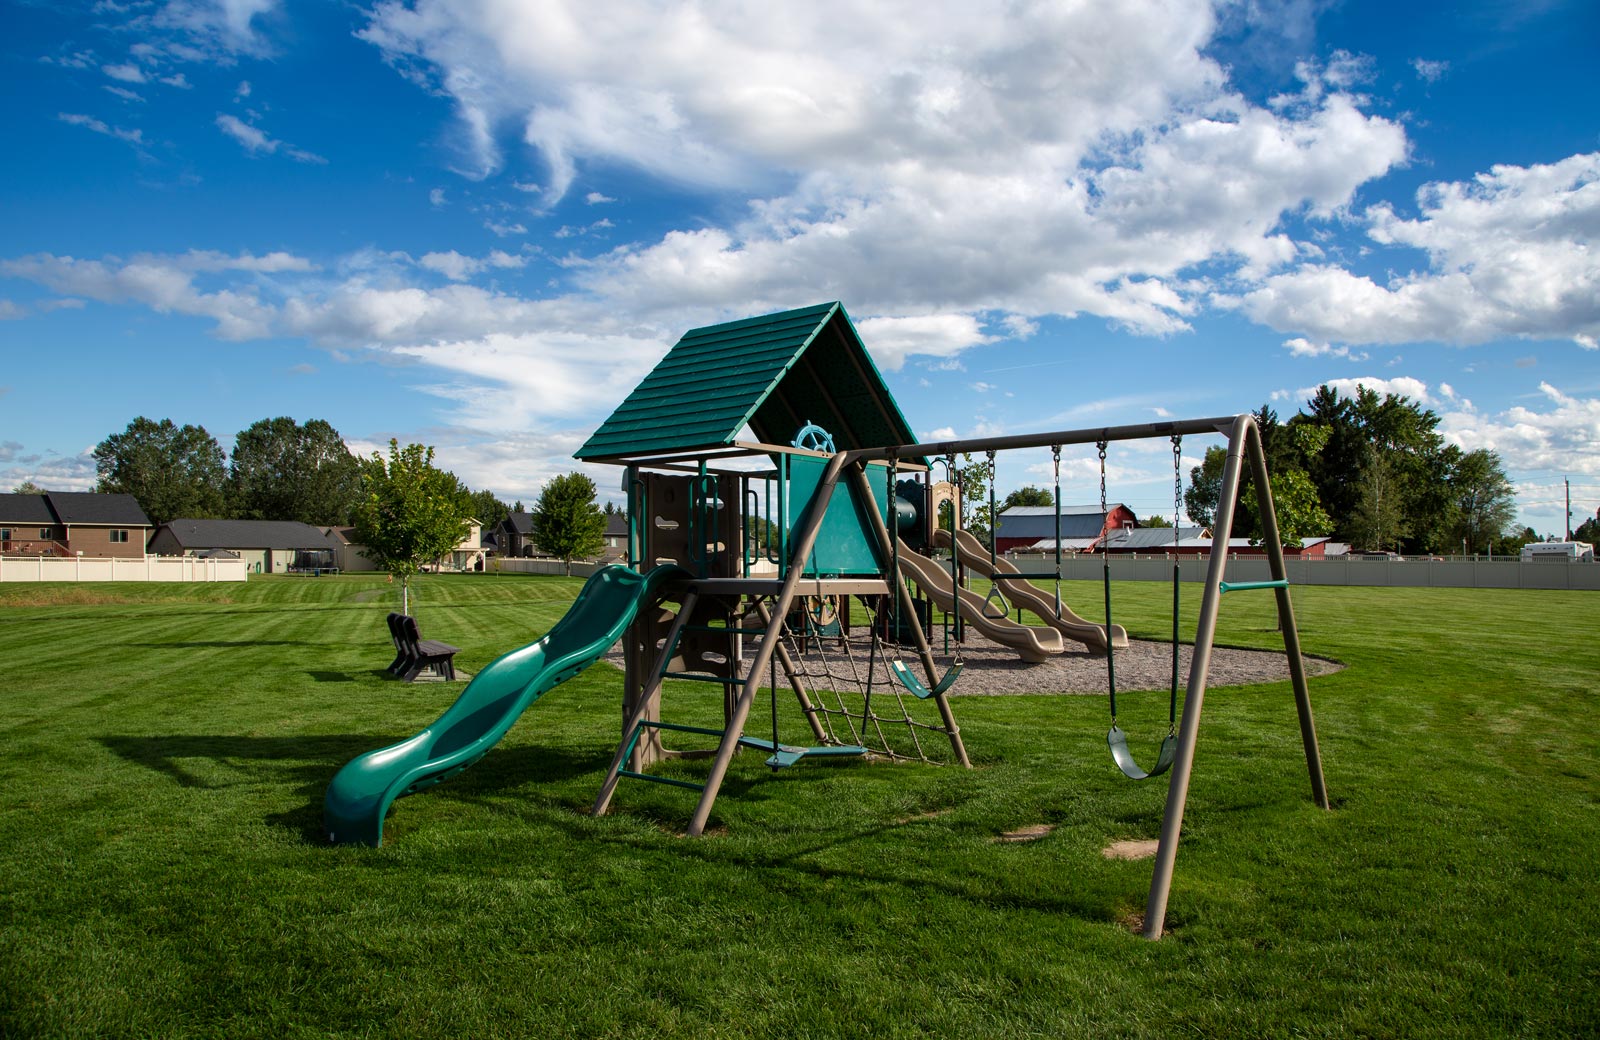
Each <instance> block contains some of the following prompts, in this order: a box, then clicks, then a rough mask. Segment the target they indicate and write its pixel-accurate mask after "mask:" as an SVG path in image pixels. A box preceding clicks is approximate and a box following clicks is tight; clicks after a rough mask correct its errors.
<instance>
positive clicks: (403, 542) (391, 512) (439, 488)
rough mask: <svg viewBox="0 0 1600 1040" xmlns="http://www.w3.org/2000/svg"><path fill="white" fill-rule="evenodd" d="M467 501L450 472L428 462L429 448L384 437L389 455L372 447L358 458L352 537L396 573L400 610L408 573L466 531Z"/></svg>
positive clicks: (405, 609) (405, 603)
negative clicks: (358, 481) (358, 488)
mask: <svg viewBox="0 0 1600 1040" xmlns="http://www.w3.org/2000/svg"><path fill="white" fill-rule="evenodd" d="M469 512H471V507H470V505H469V504H468V503H467V501H466V496H465V495H463V494H462V493H461V482H460V481H458V480H457V479H456V478H455V475H454V474H451V473H447V472H445V471H443V470H440V469H436V468H434V465H433V449H432V448H431V447H424V446H423V445H421V444H408V445H406V446H405V448H403V449H402V448H401V447H400V443H399V442H398V441H395V440H391V441H390V442H389V458H388V459H387V460H385V459H384V457H383V455H382V454H380V453H378V452H373V453H372V457H371V458H369V459H363V460H362V462H361V500H360V501H359V502H358V503H357V504H356V509H355V529H356V532H355V533H356V540H357V541H359V542H360V543H361V544H362V545H364V546H366V556H367V558H368V559H370V560H372V561H373V562H375V563H376V564H377V565H378V566H379V567H380V568H382V569H383V570H386V571H388V572H389V573H390V574H391V575H394V576H396V577H398V578H399V579H400V612H401V613H403V614H409V613H411V586H410V579H411V575H413V574H415V573H417V571H419V570H421V569H422V566H423V565H424V564H426V563H430V562H432V561H434V560H437V559H439V558H441V557H443V556H445V555H446V554H447V553H449V552H450V551H451V550H452V549H454V548H455V547H456V545H457V544H459V543H460V541H461V539H462V538H464V537H466V534H467V514H468V513H469Z"/></svg>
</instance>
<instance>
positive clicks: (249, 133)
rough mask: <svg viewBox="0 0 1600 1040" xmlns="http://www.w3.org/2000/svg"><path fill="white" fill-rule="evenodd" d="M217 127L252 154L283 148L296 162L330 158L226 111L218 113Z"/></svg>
mask: <svg viewBox="0 0 1600 1040" xmlns="http://www.w3.org/2000/svg"><path fill="white" fill-rule="evenodd" d="M217 128H218V129H219V130H221V131H222V132H223V133H225V134H227V135H228V136H229V137H231V138H233V139H234V140H235V141H238V142H239V143H240V144H241V145H243V146H244V150H245V151H247V152H250V153H251V154H259V155H273V154H276V153H277V151H278V150H279V149H280V148H281V149H283V154H284V155H287V156H288V157H289V158H291V159H293V160H295V161H296V162H303V163H317V164H322V163H326V162H327V161H328V160H326V159H324V158H323V157H322V156H320V155H317V154H315V153H313V152H308V151H305V150H303V149H300V148H296V147H295V146H294V145H291V144H285V143H284V142H283V141H280V140H278V139H277V138H274V137H269V136H267V134H266V132H265V131H263V130H261V129H259V128H257V127H254V126H251V125H250V124H249V123H246V122H245V121H244V120H242V119H240V118H239V117H238V116H234V115H229V114H227V113H225V112H222V113H218V114H217Z"/></svg>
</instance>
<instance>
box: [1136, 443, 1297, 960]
mask: <svg viewBox="0 0 1600 1040" xmlns="http://www.w3.org/2000/svg"><path fill="white" fill-rule="evenodd" d="M1246 455H1248V456H1249V465H1250V470H1251V475H1252V477H1253V478H1254V481H1255V485H1256V496H1257V497H1256V505H1257V507H1258V508H1259V509H1260V511H1261V517H1262V537H1263V538H1264V539H1265V541H1266V544H1267V559H1268V560H1269V566H1270V567H1271V573H1272V578H1273V580H1274V581H1275V582H1283V581H1286V580H1287V578H1288V568H1287V566H1286V565H1285V563H1284V559H1283V545H1282V542H1281V540H1280V538H1279V532H1278V518H1277V514H1276V513H1275V512H1274V510H1273V506H1272V488H1271V485H1270V484H1269V483H1268V481H1267V462H1266V457H1265V455H1264V454H1263V452H1262V447H1261V434H1260V431H1259V430H1258V429H1257V428H1256V424H1255V420H1254V418H1253V417H1251V416H1249V415H1240V416H1238V417H1236V418H1235V419H1234V421H1233V424H1232V425H1231V426H1230V427H1229V428H1228V458H1227V462H1226V463H1225V464H1224V465H1223V468H1222V488H1221V492H1220V495H1219V497H1218V502H1217V516H1216V524H1215V526H1214V527H1213V528H1212V534H1213V538H1212V542H1211V558H1210V562H1209V565H1208V566H1207V569H1206V587H1205V592H1204V593H1203V594H1202V596H1201V598H1200V618H1199V621H1198V623H1197V624H1196V626H1195V637H1194V657H1193V659H1192V661H1191V662H1190V666H1189V688H1188V693H1187V694H1186V695H1185V697H1184V702H1183V720H1182V722H1181V723H1180V725H1179V729H1178V755H1177V759H1176V761H1175V762H1174V763H1173V769H1172V781H1171V783H1170V784H1169V785H1168V787H1167V806H1166V811H1165V813H1164V814H1163V815H1162V818H1161V840H1160V842H1159V843H1158V844H1157V846H1156V863H1155V871H1154V873H1153V874H1152V875H1151V878H1150V895H1149V898H1148V899H1147V900H1146V902H1145V911H1144V937H1145V938H1146V939H1159V938H1161V932H1162V928H1163V926H1164V924H1165V922H1166V916H1167V896H1168V895H1169V894H1170V892H1171V890H1172V871H1173V866H1174V864H1175V863H1176V862H1177V857H1178V835H1179V832H1180V831H1181V830H1182V828H1183V809H1184V804H1185V803H1186V802H1187V801H1188V797H1189V777H1190V774H1191V773H1192V772H1193V770H1194V752H1195V743H1196V741H1197V739H1198V737H1199V733H1200V709H1201V705H1202V703H1203V702H1204V700H1205V688H1206V678H1207V673H1208V671H1209V669H1210V667H1211V647H1212V644H1213V643H1214V642H1215V640H1216V634H1217V611H1218V609H1219V607H1220V606H1221V603H1222V578H1223V572H1224V570H1225V569H1226V566H1227V557H1228V536H1229V535H1230V534H1231V533H1232V530H1233V514H1234V501H1235V500H1236V499H1237V498H1238V495H1239V479H1240V472H1239V471H1240V469H1241V467H1242V464H1243V462H1244V458H1243V457H1244V456H1246ZM1275 591H1276V593H1277V597H1278V599H1277V603H1278V618H1279V621H1280V623H1281V626H1282V628H1283V635H1284V652H1285V653H1286V654H1288V655H1289V674H1290V678H1291V680H1292V683H1293V685H1294V695H1295V707H1296V709H1297V711H1298V712H1299V716H1300V733H1301V740H1302V742H1303V743H1304V744H1305V751H1306V764H1307V766H1308V767H1309V769H1310V772H1311V792H1312V797H1313V798H1315V799H1316V802H1317V804H1318V805H1319V806H1321V807H1322V808H1324V809H1326V808H1327V807H1328V795H1327V790H1326V788H1325V787H1324V785H1323V780H1322V759H1321V755H1320V754H1319V752H1318V750H1317V734H1316V727H1315V725H1314V724H1313V721H1312V716H1311V696H1310V693H1309V691H1308V690H1307V688H1306V681H1305V667H1304V662H1303V661H1302V660H1301V657H1300V637H1299V633H1298V631H1297V630H1296V628H1295V624H1294V610H1293V608H1292V606H1291V604H1290V602H1289V590H1288V587H1287V585H1286V584H1285V585H1278V586H1277V587H1276V588H1275Z"/></svg>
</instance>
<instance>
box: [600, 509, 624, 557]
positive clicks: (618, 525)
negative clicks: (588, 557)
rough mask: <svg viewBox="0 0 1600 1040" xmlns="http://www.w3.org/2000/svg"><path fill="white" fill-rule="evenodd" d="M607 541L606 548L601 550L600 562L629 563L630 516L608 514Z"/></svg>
mask: <svg viewBox="0 0 1600 1040" xmlns="http://www.w3.org/2000/svg"><path fill="white" fill-rule="evenodd" d="M605 539H606V544H605V548H603V549H601V550H600V562H601V563H619V562H620V563H627V562H628V515H627V514H626V513H607V514H606V534H605Z"/></svg>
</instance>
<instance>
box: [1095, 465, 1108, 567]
mask: <svg viewBox="0 0 1600 1040" xmlns="http://www.w3.org/2000/svg"><path fill="white" fill-rule="evenodd" d="M1094 446H1095V448H1096V449H1098V450H1099V452H1100V512H1101V514H1102V516H1103V515H1104V514H1105V511H1106V442H1105V441H1095V442H1094ZM1101 548H1102V549H1104V545H1102V546H1101Z"/></svg>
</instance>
